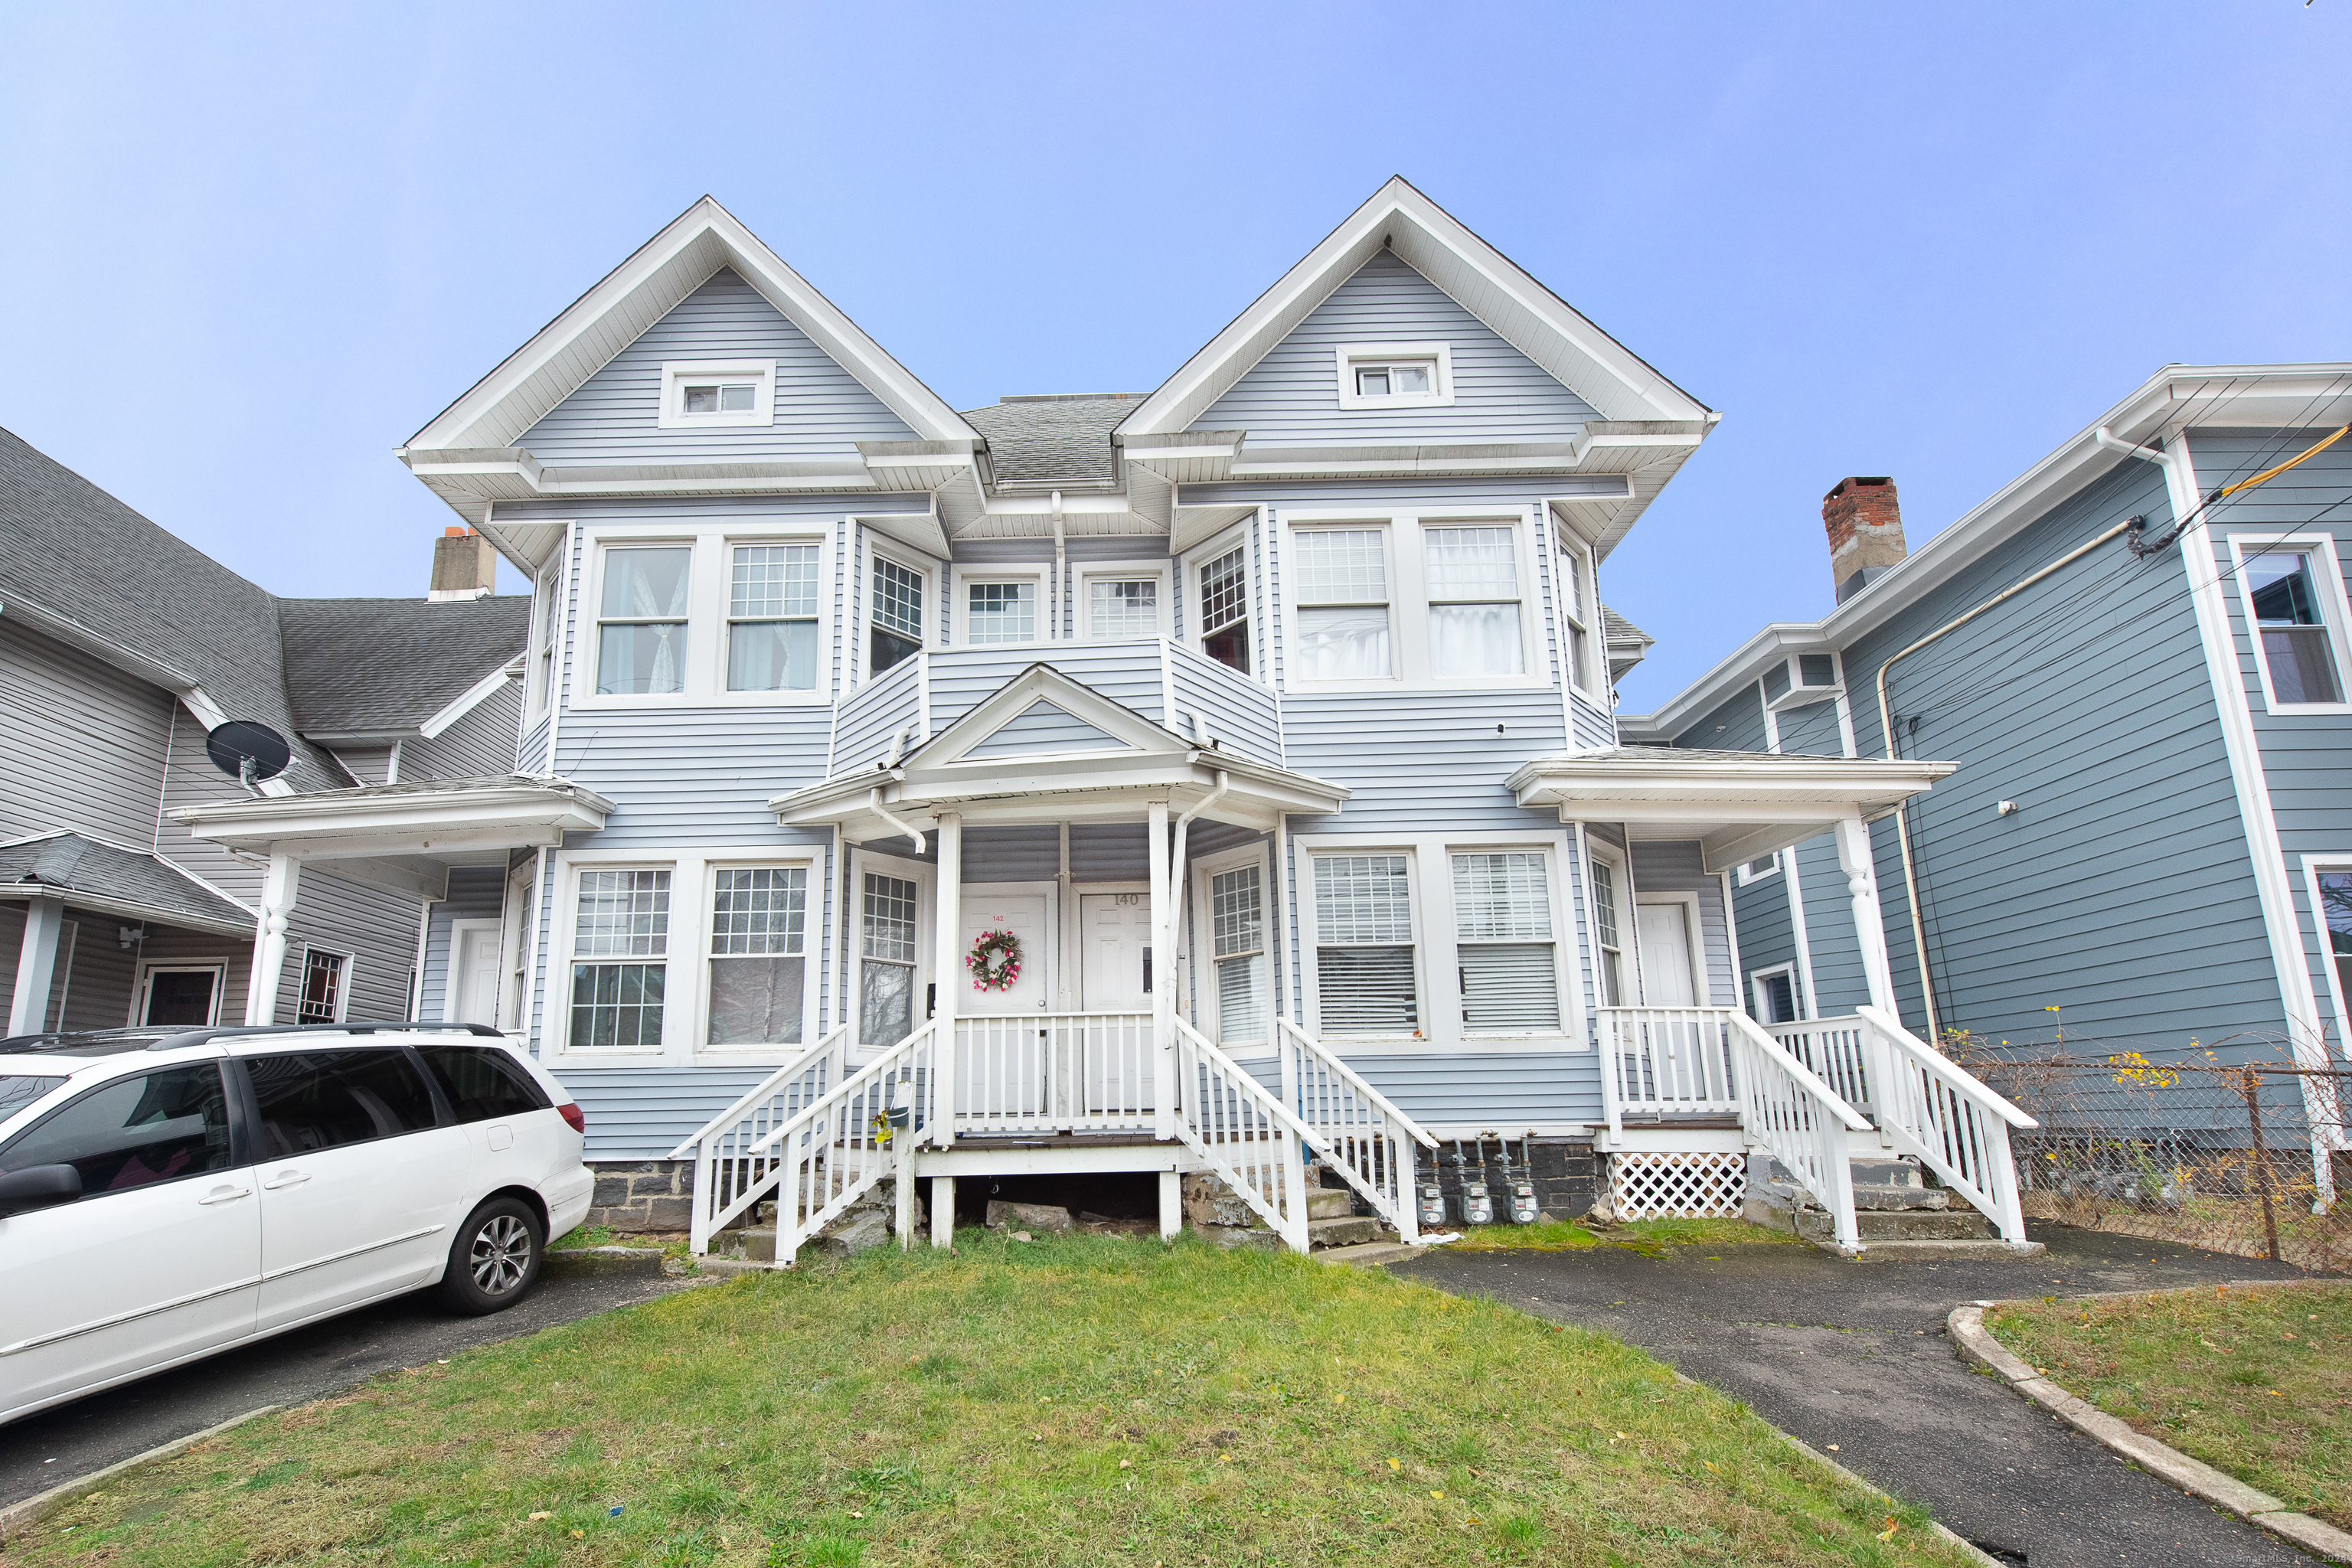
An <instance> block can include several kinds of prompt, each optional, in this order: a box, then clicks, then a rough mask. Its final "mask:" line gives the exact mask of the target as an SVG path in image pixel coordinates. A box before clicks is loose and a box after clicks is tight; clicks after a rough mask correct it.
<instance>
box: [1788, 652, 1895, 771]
mask: <svg viewBox="0 0 2352 1568" xmlns="http://www.w3.org/2000/svg"><path fill="white" fill-rule="evenodd" d="M1896 668H1898V669H1899V668H1901V666H1897V667H1896ZM1778 718H1779V720H1780V751H1781V753H1782V754H1783V755H1785V756H1791V757H1842V756H1843V755H1845V742H1844V741H1843V739H1842V738H1841V735H1840V731H1839V730H1838V720H1837V704H1836V703H1834V702H1810V703H1807V704H1806V705H1805V706H1804V707H1802V708H1789V709H1784V710H1781V712H1780V714H1779V715H1778Z"/></svg>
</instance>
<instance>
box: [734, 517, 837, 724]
mask: <svg viewBox="0 0 2352 1568" xmlns="http://www.w3.org/2000/svg"><path fill="white" fill-rule="evenodd" d="M729 566H730V573H729V578H728V584H727V689H728V690H730V691H813V690H814V689H816V667H817V642H818V639H817V578H818V573H819V570H820V563H819V560H818V550H817V546H815V545H814V544H738V545H735V546H733V547H732V555H731V559H730V563H729Z"/></svg>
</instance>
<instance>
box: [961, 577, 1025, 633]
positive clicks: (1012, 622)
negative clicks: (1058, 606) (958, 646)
mask: <svg viewBox="0 0 2352 1568" xmlns="http://www.w3.org/2000/svg"><path fill="white" fill-rule="evenodd" d="M963 628H964V629H963V640H964V641H966V642H968V643H1005V642H1034V641H1036V640H1037V584H1036V582H1035V580H1034V579H1032V578H1023V579H1021V580H1019V581H1016V582H1010V583H967V584H964V623H963Z"/></svg>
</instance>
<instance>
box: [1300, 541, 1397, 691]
mask: <svg viewBox="0 0 2352 1568" xmlns="http://www.w3.org/2000/svg"><path fill="white" fill-rule="evenodd" d="M1292 554H1293V559H1294V561H1295V563H1296V565H1295V568H1294V569H1295V571H1296V574H1297V595H1298V633H1297V638H1298V668H1297V671H1296V672H1294V673H1295V678H1296V679H1300V680H1386V679H1389V678H1390V676H1391V672H1392V671H1393V669H1394V668H1395V667H1394V663H1393V661H1392V658H1391V652H1390V647H1389V576H1388V531H1387V530H1386V529H1382V528H1309V529H1302V530H1300V531H1299V532H1298V534H1297V541H1296V545H1295V548H1294V550H1293V552H1292Z"/></svg>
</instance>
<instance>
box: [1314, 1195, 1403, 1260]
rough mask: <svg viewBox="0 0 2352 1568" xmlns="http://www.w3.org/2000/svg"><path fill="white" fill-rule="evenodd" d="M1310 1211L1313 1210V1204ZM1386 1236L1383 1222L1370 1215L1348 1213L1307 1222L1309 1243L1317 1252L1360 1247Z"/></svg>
mask: <svg viewBox="0 0 2352 1568" xmlns="http://www.w3.org/2000/svg"><path fill="white" fill-rule="evenodd" d="M1308 1212H1309V1213H1310V1214H1311V1213H1312V1212H1313V1209H1312V1206H1311V1205H1310V1207H1309V1209H1308ZM1385 1237H1386V1232H1385V1231H1384V1230H1383V1229H1382V1228H1381V1222H1380V1221H1379V1220H1378V1219H1376V1218H1374V1217H1373V1216H1372V1215H1343V1216H1339V1217H1335V1218H1332V1219H1310V1220H1308V1221H1307V1247H1308V1248H1309V1249H1310V1250H1312V1251H1316V1252H1322V1251H1327V1250H1329V1249H1331V1248H1334V1247H1360V1246H1362V1245H1363V1244H1365V1243H1366V1242H1372V1241H1380V1240H1382V1239H1384V1238H1385Z"/></svg>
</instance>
